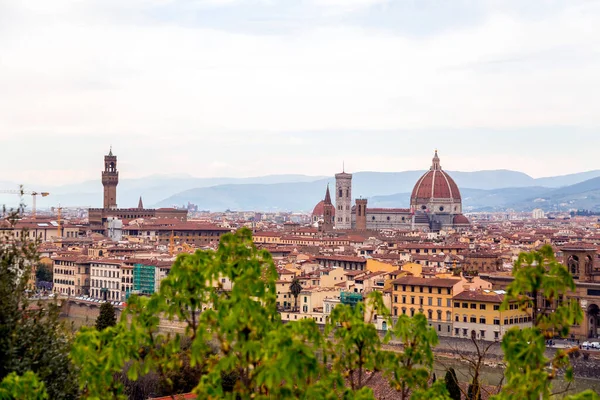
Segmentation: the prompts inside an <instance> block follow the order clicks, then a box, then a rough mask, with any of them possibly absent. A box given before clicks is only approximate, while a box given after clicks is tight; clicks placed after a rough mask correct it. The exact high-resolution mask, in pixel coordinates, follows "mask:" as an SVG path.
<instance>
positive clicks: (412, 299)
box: [410, 296, 415, 304]
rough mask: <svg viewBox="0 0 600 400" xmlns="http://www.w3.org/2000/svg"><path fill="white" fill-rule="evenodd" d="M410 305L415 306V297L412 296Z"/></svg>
mask: <svg viewBox="0 0 600 400" xmlns="http://www.w3.org/2000/svg"><path fill="white" fill-rule="evenodd" d="M410 304H415V296H410Z"/></svg>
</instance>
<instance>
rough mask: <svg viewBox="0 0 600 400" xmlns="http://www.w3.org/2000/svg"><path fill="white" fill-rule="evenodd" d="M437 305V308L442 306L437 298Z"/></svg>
mask: <svg viewBox="0 0 600 400" xmlns="http://www.w3.org/2000/svg"><path fill="white" fill-rule="evenodd" d="M437 305H438V307H441V306H442V299H440V298H439V297H438V299H437Z"/></svg>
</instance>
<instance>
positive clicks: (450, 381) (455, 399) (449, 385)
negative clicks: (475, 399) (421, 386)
mask: <svg viewBox="0 0 600 400" xmlns="http://www.w3.org/2000/svg"><path fill="white" fill-rule="evenodd" d="M444 380H445V381H446V389H448V394H449V395H450V398H451V399H452V400H461V394H460V387H459V386H458V378H457V377H456V371H454V368H449V369H448V370H447V371H446V376H445V377H444Z"/></svg>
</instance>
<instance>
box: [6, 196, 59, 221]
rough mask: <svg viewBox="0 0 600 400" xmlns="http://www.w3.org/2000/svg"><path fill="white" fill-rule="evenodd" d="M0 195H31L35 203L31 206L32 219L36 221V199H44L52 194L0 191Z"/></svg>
mask: <svg viewBox="0 0 600 400" xmlns="http://www.w3.org/2000/svg"><path fill="white" fill-rule="evenodd" d="M0 193H7V194H16V195H19V196H22V195H24V194H29V195H31V198H32V199H33V203H32V206H31V217H32V218H33V219H35V209H36V208H35V203H36V199H37V197H38V196H42V197H46V196H48V195H50V193H48V192H36V191H29V190H0Z"/></svg>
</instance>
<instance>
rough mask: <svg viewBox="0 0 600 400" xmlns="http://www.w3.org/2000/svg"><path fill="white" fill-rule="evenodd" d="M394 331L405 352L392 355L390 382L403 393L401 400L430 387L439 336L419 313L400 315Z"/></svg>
mask: <svg viewBox="0 0 600 400" xmlns="http://www.w3.org/2000/svg"><path fill="white" fill-rule="evenodd" d="M392 334H393V336H394V337H395V338H396V339H397V340H399V341H400V342H401V343H402V347H403V351H402V352H400V353H394V354H393V356H392V363H391V364H392V369H391V379H390V383H391V384H392V386H393V387H395V388H396V390H398V391H399V392H400V398H401V399H408V398H409V396H410V395H411V393H415V392H419V391H426V390H427V389H428V386H429V379H430V376H431V373H432V371H433V347H434V346H436V345H437V344H438V337H437V334H436V332H435V330H434V329H433V328H432V327H430V326H428V323H427V318H426V317H425V315H423V314H420V313H419V314H416V315H415V316H414V317H412V318H410V317H409V316H408V315H405V314H403V315H401V316H400V317H399V318H398V322H397V323H396V325H394V328H393V330H392ZM439 387H443V386H439Z"/></svg>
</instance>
